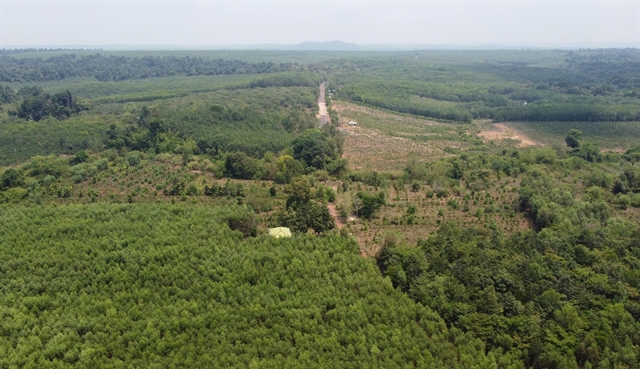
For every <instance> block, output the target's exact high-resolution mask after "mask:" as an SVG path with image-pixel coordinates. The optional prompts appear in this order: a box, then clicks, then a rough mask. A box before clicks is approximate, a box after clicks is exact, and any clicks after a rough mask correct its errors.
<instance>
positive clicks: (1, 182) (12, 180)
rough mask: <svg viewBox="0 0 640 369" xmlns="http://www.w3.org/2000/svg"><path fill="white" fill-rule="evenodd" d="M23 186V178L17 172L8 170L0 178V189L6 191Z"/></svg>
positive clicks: (11, 169)
mask: <svg viewBox="0 0 640 369" xmlns="http://www.w3.org/2000/svg"><path fill="white" fill-rule="evenodd" d="M22 185H24V176H23V175H22V173H20V172H19V171H17V170H15V169H13V168H9V169H7V170H5V172H4V173H2V177H0V188H1V189H6V188H11V187H18V186H22Z"/></svg>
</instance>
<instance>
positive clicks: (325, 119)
mask: <svg viewBox="0 0 640 369" xmlns="http://www.w3.org/2000/svg"><path fill="white" fill-rule="evenodd" d="M325 86H326V84H325V83H324V82H322V83H321V84H320V96H318V112H319V113H318V118H320V127H322V126H323V125H325V124H326V123H329V122H331V119H330V118H329V113H328V112H327V103H326V101H325V99H324V90H325Z"/></svg>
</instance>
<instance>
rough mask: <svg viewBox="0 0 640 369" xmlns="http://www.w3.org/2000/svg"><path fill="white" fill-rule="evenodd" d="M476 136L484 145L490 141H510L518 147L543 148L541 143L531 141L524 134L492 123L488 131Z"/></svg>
mask: <svg viewBox="0 0 640 369" xmlns="http://www.w3.org/2000/svg"><path fill="white" fill-rule="evenodd" d="M478 136H480V137H481V138H482V140H483V142H485V143H486V142H490V141H494V142H497V141H504V140H511V141H518V143H517V144H516V146H518V147H529V146H544V145H543V144H542V143H540V142H537V141H534V140H532V139H531V138H529V137H528V136H526V135H525V134H524V133H522V132H520V131H518V130H517V129H515V128H514V127H510V126H508V125H507V124H505V123H494V124H492V125H491V128H490V129H488V130H484V131H481V132H480V133H478Z"/></svg>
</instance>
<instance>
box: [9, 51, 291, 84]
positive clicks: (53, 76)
mask: <svg viewBox="0 0 640 369" xmlns="http://www.w3.org/2000/svg"><path fill="white" fill-rule="evenodd" d="M295 69H297V66H296V65H292V64H274V63H264V62H263V63H247V62H243V61H240V60H223V59H213V60H212V59H203V58H189V57H188V56H186V57H184V56H183V57H175V56H168V57H162V56H145V57H143V58H139V57H124V56H113V55H111V56H105V55H101V54H94V55H82V56H80V57H77V56H76V54H63V55H59V56H53V57H50V58H26V59H18V58H15V57H11V56H6V55H3V56H0V81H3V82H17V81H20V82H42V81H56V80H61V79H67V78H78V77H92V78H95V79H97V80H98V81H102V82H106V81H122V80H127V79H142V78H150V77H163V76H171V75H187V76H189V75H219V74H256V73H258V74H259V73H273V72H282V71H287V70H295Z"/></svg>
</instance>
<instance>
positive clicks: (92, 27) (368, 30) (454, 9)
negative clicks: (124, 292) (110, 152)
mask: <svg viewBox="0 0 640 369" xmlns="http://www.w3.org/2000/svg"><path fill="white" fill-rule="evenodd" d="M0 5H1V17H0V28H1V31H2V34H1V37H0V41H1V43H2V46H4V47H12V46H18V45H20V46H53V45H56V46H60V45H184V46H205V45H233V44H265V43H282V44H295V43H299V42H303V41H328V40H342V41H345V42H355V43H359V44H408V43H413V44H416V43H419V44H517V45H533V44H544V45H548V46H553V45H567V44H583V45H584V44H590V45H607V44H618V46H620V45H619V44H626V45H628V46H635V47H640V0H627V1H612V0H601V1H522V0H511V1H500V0H496V1H479V0H475V1H474V0H469V1H446V0H441V1H428V0H427V1H393V0H391V1H320V0H318V1H296V0H290V1H270V0H264V1H250V0H247V1H148V0H138V1H119V0H111V1H108V0H89V1H87V0H85V1H79V0H65V1H56V0H31V1H29V0H0Z"/></svg>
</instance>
